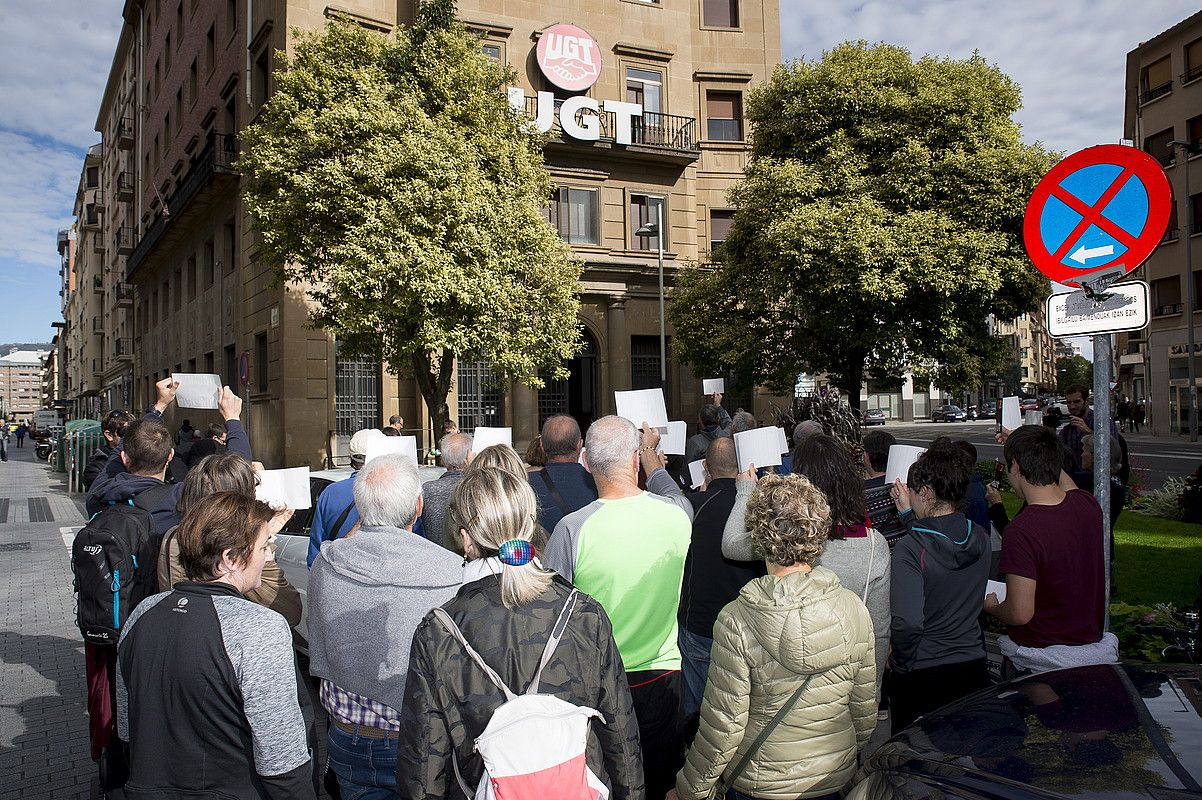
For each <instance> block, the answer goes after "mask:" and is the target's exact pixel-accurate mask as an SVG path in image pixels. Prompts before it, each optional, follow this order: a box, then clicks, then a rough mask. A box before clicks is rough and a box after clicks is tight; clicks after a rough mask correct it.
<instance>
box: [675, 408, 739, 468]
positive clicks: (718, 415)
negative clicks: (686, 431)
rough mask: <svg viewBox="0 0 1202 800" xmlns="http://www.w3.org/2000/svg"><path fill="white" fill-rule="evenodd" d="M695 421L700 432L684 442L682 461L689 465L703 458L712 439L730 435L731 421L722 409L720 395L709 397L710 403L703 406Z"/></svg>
mask: <svg viewBox="0 0 1202 800" xmlns="http://www.w3.org/2000/svg"><path fill="white" fill-rule="evenodd" d="M697 421H698V423H699V424H700V426H701V430H699V431H698V432H697V433H695V434H693V436H691V437H689V440H688V441H687V442H685V447H684V460H685V463H686V464H691V463H692V462H694V461H696V460H697V459H699V458H705V451H706V450H708V449H709V446H710V442H712V441H714V439H717V438H718V437H719V436H729V435H730V424H731V421H732V420H731V418H730V414H728V413H726V409H725V408H723V407H722V396H721V395H714V396H712V397H710V402H708V403H706V404H705V405H703V406H702V407H701V411H699V412H698V413H697Z"/></svg>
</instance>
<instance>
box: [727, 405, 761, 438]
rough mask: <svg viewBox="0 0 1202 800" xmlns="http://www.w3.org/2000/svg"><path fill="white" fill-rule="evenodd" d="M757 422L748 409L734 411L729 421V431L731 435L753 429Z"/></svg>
mask: <svg viewBox="0 0 1202 800" xmlns="http://www.w3.org/2000/svg"><path fill="white" fill-rule="evenodd" d="M758 424H759V423H757V422H756V421H755V417H754V416H752V414H751V412H750V411H736V412H735V415H734V417H733V418H732V419H731V421H730V433H731V435H732V436H733V435H734V434H736V433H742V432H743V431H753V430H755V429H756V426H757V425H758Z"/></svg>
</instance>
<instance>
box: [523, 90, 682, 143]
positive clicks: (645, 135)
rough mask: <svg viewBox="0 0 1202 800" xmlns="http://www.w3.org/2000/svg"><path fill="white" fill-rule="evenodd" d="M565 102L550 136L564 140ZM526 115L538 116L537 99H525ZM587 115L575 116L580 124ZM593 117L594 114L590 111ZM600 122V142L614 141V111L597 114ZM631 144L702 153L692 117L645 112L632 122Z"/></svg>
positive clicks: (557, 105)
mask: <svg viewBox="0 0 1202 800" xmlns="http://www.w3.org/2000/svg"><path fill="white" fill-rule="evenodd" d="M562 105H563V101H562V100H556V101H555V122H554V123H553V124H552V126H551V131H550V132H551V133H552V134H554V135H555V136H558V137H560V138H563V136H564V133H563V129H562V128H561V127H560V125H559V112H560V110H561V108H560V107H561V106H562ZM525 111H526V114H527V115H529V116H530V117H531V118H533V117H535V116H537V114H538V98H537V97H529V96H528V97H526V105H525ZM585 113H586V112H584V111H579V112H577V114H576V120H577V122H579V121H581V119H582V117H583V116H584V114H585ZM587 113H589V114H592V113H593V112H591V111H589V112H587ZM596 115H597V117H599V118H600V121H601V140H602V141H607V142H612V141H614V139H615V138H616V135H617V129H618V123H617V115H615V114H614V113H613V112H611V111H598V112H596ZM630 128H631V131H630V143H631V145H637V146H640V147H654V148H662V149H665V150H675V151H680V152H689V153H692V152H700V148H699V147H698V146H697V120H695V119H693V118H692V117H681V116H677V115H674V114H658V113H655V112H650V111H644V112H643V116H642V117H641V118H639V117H635V118H634V119H632V120H631V121H630Z"/></svg>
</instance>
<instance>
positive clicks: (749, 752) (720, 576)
mask: <svg viewBox="0 0 1202 800" xmlns="http://www.w3.org/2000/svg"><path fill="white" fill-rule="evenodd" d="M174 392H175V386H174V385H173V384H172V383H171V382H170V380H169V379H168V380H165V381H163V382H161V383H160V384H158V402H157V403H156V405H155V407H154V408H153V409H152V410H151V411H150V412H149V413H148V414H146V415H145V416H144V417H142V418H141V419H132V418H130V417H129V416H128V415H120V414H114V415H110V418H109V419H108V420H106V421H105V423H104V433H105V440H106V448H107V450H106V452H104V453H103V457H101V454H98V455H97V458H96V462H97V463H96V464H95V467H96V469H95V470H94V473H95V478H94V480H93V481H92V482H91V488H90V490H89V493H88V497H87V507H88V510H89V512H90V513H93V514H96V515H97V517H96V518H94V519H99V518H100V515H101V514H102V513H103V512H105V510H106V509H112V508H114V507H116V508H123V507H125V506H130V507H136V508H140V509H143V510H144V511H145V512H146V515H147V519H148V524H149V525H150V526H151V529H152V532H153V535H154V537H156V542H157V543H158V557H157V559H156V561H155V563H154V564H153V565H152V567H151V568H152V569H154V570H155V584H156V586H155V588H156V589H157V591H155V592H154V593H152V594H149V596H147V597H145V598H144V599H141V600H140V602H139V603H138V604H137V605H136V608H133V609H132V611H129V610H127V613H128V618H127V619H125V620H124V622H123V624H121V625H120V640H119V644H118V646H117V647H112V646H111V643H110V644H108V645H105V644H98V643H95V642H92V641H88V642H87V644H86V650H87V654H88V666H89V687H90V693H89V710H90V712H91V714H92V716H93V745H94V748H93V755H94V757H96V758H98V759H101V760H102V761H104V762H105V763H106V765H107V768H108V770H109V772H110V773H112V774H116V773H120V774H119V776H118V777H117V778H115V779H112V780H110V783H111V784H112V785H120V784H123V787H124V788H123V789H120V790H118V791H123V792H124V793H125V796H127V797H130V798H150V797H166V796H173V797H174V796H183V795H184V794H187V793H188V792H201V793H203V792H208V793H210V794H212V795H213V796H222V797H232V798H248V799H249V798H285V797H287V798H307V797H308V798H315V797H316V796H317V793H318V791H319V786H320V782H321V781H322V780H325V782H326V786H327V787H328V788H329V789H330V790H331V791H336V792H337V793H338V794H340V796H341V797H343V798H348V799H349V798H398V797H399V798H442V797H455V798H458V797H492V796H498V797H517V798H526V797H564V798H567V797H581V798H584V797H604V796H609V797H613V798H620V799H625V798H653V799H654V800H660V799H661V798H680V800H702V799H703V798H711V797H721V796H725V797H727V798H730V799H731V800H746V799H748V798H751V799H756V798H758V799H760V800H777V799H781V800H783V799H784V798H834V797H836V796H838V793H839V791H840V790H841V789H843V788H845V787H846V786H847V784H848V782H849V781H850V780H851V778H852V776H853V773H854V772H855V769H856V766H857V763H858V757H859V754H860V751H861V749H862V748H863V747H864V745H865V744H866V743H867V742H868V740H869V738H870V736H871V735H872V733H873V731H874V730H875V729H876V728H877V726H878V724H881V721H882V720H888V721H889V724H890V725H891V727H892V729H893V730H895V731H896V730H900V729H901V728H903V727H905V726H907V725H909V724H910V723H911V722H913V721H914V720H915V719H917V718H918V717H919V716H921V715H923V714H925V713H927V712H930V711H932V710H934V709H936V708H938V707H941V706H943V705H945V704H947V703H950V702H953V701H955V700H957V699H960V698H962V697H965V696H966V695H969V694H971V693H972V692H974V691H976V690H977V689H980V688H982V687H984V686H985V685H986V684H987V683H988V682H989V675H988V671H987V668H986V654H985V638H984V632H983V629H982V622H981V621H982V614H983V613H987V614H991V615H993V616H994V617H996V618H997V619H999V620H1001V622H1002V623H1004V625H1005V626H1006V629H1007V633H1006V635H1004V636H1002V637H1001V639H1000V646H1001V649H1002V652H1003V653H1004V654H1005V670H1006V673H1007V674H1008V675H1018V674H1023V673H1028V672H1039V671H1044V670H1050V669H1054V668H1057V667H1060V666H1068V665H1077V664H1085V663H1109V662H1112V661H1115V660H1116V659H1117V650H1116V646H1115V645H1116V643H1115V642H1114V641H1113V636H1111V635H1110V634H1106V635H1104V634H1103V605H1104V602H1105V597H1104V571H1105V569H1106V555H1105V553H1104V552H1103V551H1104V548H1103V547H1102V540H1101V524H1102V518H1101V513H1102V512H1101V510H1100V508H1099V507H1098V504H1097V502H1096V501H1095V500H1094V499H1093V497H1092V495H1090V494H1089V493H1088V492H1086V491H1081V490H1079V489H1077V487H1076V484H1075V483H1074V482H1073V479H1072V477H1071V475H1072V473H1073V472H1074V471H1079V470H1080V467H1081V458H1082V455H1083V453H1082V452H1081V451H1077V452H1074V451H1073V450H1072V448H1073V447H1074V446H1076V445H1082V449H1084V442H1085V441H1088V440H1087V439H1083V438H1082V439H1080V440H1072V441H1069V440H1062V439H1061V438H1059V437H1058V436H1057V434H1056V433H1055V432H1053V431H1052V430H1050V429H1048V428H1046V427H1043V426H1025V427H1023V428H1020V429H1019V430H1016V431H1013V432H1004V433H1003V435H1002V437H1001V438H1003V439H1004V455H1003V461H1004V464H1005V469H1006V471H1007V474H1008V477H1009V482H1010V484H1011V486H1012V487H1013V488H1014V491H1015V492H1016V493H1017V495H1018V496H1019V497H1020V498H1021V500H1022V501H1023V503H1024V505H1023V508H1022V510H1021V511H1019V512H1018V514H1017V515H1016V516H1015V517H1014V519H1012V520H1010V519H1006V520H1004V521H1003V524H1002V526H1001V550H1000V557H997V556H995V553H994V549H995V548H994V546H993V544H992V543H991V529H993V528H996V527H997V526H996V525H993V524H992V522H991V521H992V520H993V519H995V518H996V517H997V509H996V508H995V506H996V505H997V503H996V502H991V501H995V500H997V499H998V498H997V496H996V492H995V491H993V489H992V487H986V486H984V485H983V484H982V483H981V481H980V480H979V478H977V476H976V472H977V470H976V458H975V450H974V449H972V447H971V445H968V447H965V446H964V445H966V444H967V443H966V442H954V441H951V440H950V439H947V438H940V439H937V440H936V441H934V442H932V443H931V445H930V447H929V448H928V449H927V450H926V452H925V453H924V454H923V455H922V456H921V457H919V459H918V460H917V462H916V463H915V464H914V465H913V466H912V467H911V469H910V470H909V474H908V476H907V478H906V479H905V480H904V481H903V480H898V481H896V482H895V483H894V484H893V485H892V486H887V485H885V483H884V469H885V462H886V461H887V458H888V451H889V448H890V446H891V445H892V444H894V442H893V439H892V436H891V435H890V434H888V433H887V432H885V431H872V432H870V433H867V434H865V436H864V441H863V442H862V443H856V442H844V441H840V440H837V439H835V438H834V437H832V436H831V435H830V433H829V432H828V431H825V430H824V429H823V428H822V425H821V424H818V423H816V422H813V421H807V422H805V423H802V424H798V425H797V426H795V427H794V429H793V430H792V431H791V433H790V435H791V437H792V438H791V441H792V444H793V447H792V450H791V452H790V454H789V456H788V462H787V469H785V470H773V469H769V470H760V469H757V468H756V467H755V465H751V466H750V467H749V468H748V469H745V470H742V471H740V468H739V462H738V458H737V453H736V447H735V444H734V440H733V439H732V437H731V433H732V430H735V431H737V430H748V429H751V428H755V427H756V426H757V421H756V420H755V418H754V417H753V416H751V415H750V414H749V413H747V412H745V411H741V410H740V411H739V413H736V414H735V415H733V417H732V416H731V415H729V414H728V413H727V412H726V411H725V410H724V409H723V408H722V406H721V397H720V396H715V397H713V398H711V399H710V401H709V402H707V403H706V404H705V405H704V406H703V407H702V410H701V413H700V417H699V420H698V431H697V433H696V434H695V435H694V436H692V437H691V438H690V439H689V440H688V443H687V449H688V450H689V455H690V456H691V457H692V458H694V459H703V461H704V474H705V481H704V483H703V484H702V486H701V487H700V488H699V489H696V490H694V489H690V488H688V484H689V481H688V480H685V479H683V477H682V476H681V474H680V471H679V469H678V468H677V469H674V468H673V465H672V464H671V463H670V462H669V461H668V460H667V459H666V458H665V457H664V456H663V455H661V454H660V452H659V449H658V445H659V439H660V434H659V432H658V431H657V430H656V429H655V428H653V427H651V426H650V425H647V424H645V423H644V424H643V425H642V426H636V425H635V424H633V423H632V422H630V421H628V420H626V419H622V418H620V417H616V416H608V417H602V418H600V419H598V420H595V421H593V422H592V424H591V425H590V426H589V427H588V429H587V432H586V434H583V435H582V433H581V429H580V427H579V425H578V423H577V421H576V420H575V419H573V418H572V417H569V416H563V415H559V416H552V417H550V418H549V419H547V420H546V421H545V423H544V425H543V427H542V431H541V434H540V436H539V437H538V439H537V441H536V442H535V443H534V444H533V445H532V447H531V451H530V452H531V453H533V454H535V455H533V456H532V457H531V458H530V459H523V458H522V457H520V456H519V455H518V453H517V452H516V451H515V450H514V449H513V448H511V447H509V446H507V445H493V446H490V447H487V448H484V449H483V450H482V451H481V452H479V453H477V452H474V450H473V442H472V437H471V435H470V434H467V433H462V432H459V431H458V430H457V429H454V428H453V426H451V427H450V428H449V429H448V430H447V432H446V435H445V436H444V437H443V439H442V441H441V442H440V444H439V448H438V449H439V452H440V454H441V459H442V462H443V466H444V467H445V468H446V471H445V473H444V474H443V475H442V476H441V477H439V478H438V479H437V480H432V481H428V482H426V483H425V484H423V483H422V481H421V479H420V478H419V473H418V470H417V467H416V465H415V464H414V463H413V461H412V459H411V458H410V457H408V456H407V455H402V454H390V455H382V456H377V457H375V458H373V459H372V460H371V461H370V462H368V461H366V452H367V449H368V445H369V444H370V440H371V438H373V437H375V436H380V435H387V434H385V433H383V431H381V430H378V429H377V430H365V431H360V432H359V433H357V434H356V435H355V436H354V437H352V439H351V441H350V453H351V463H352V473H351V475H350V476H349V477H347V478H346V479H345V480H343V481H340V482H338V483H335V484H332V485H331V486H329V487H328V488H327V489H326V490H325V491H324V492H323V493H322V494H321V496H320V498H319V501H318V503H317V505H316V508H315V511H314V514H313V520H312V526H311V532H310V533H311V538H310V550H309V559H308V560H309V566H310V574H309V582H308V594H307V598H306V602H305V604H304V612H305V616H306V619H307V630H308V673H309V675H310V676H311V677H312V679H313V680H315V681H316V683H317V698H318V705H319V706H320V708H321V711H319V712H317V713H324V714H325V716H326V717H327V719H328V725H327V735H326V752H327V758H326V759H325V763H321V764H318V763H316V758H315V754H316V753H317V752H318V747H317V743H316V741H315V733H314V731H315V725H314V714H315V711H316V710H315V709H314V708H313V706H312V704H311V702H310V700H309V694H308V692H307V690H306V687H305V680H306V676H305V675H304V674H302V673H301V672H300V670H299V669H298V668H297V661H296V659H295V657H294V654H293V645H294V643H293V637H292V631H291V628H292V626H294V625H296V624H297V622H298V621H299V620H300V617H301V611H302V608H301V603H300V599H299V596H298V593H297V590H296V588H295V587H293V586H291V585H289V583H288V581H287V580H286V578H285V577H284V575H283V574H282V572H281V571H280V570H279V568H278V566H277V565H275V564H274V561H273V556H272V553H273V550H272V539H273V536H274V535H275V533H277V532H278V531H279V530H280V529H281V528H282V526H283V525H284V524H285V523H286V521H287V520H288V518H289V517H290V515H291V512H290V511H289V510H288V509H277V508H271V507H269V506H267V505H266V504H264V503H262V502H260V501H258V500H256V499H255V483H256V478H255V473H256V468H257V467H256V465H254V463H253V456H252V453H251V451H250V446H249V442H248V440H247V438H246V434H245V431H244V430H243V428H242V425H241V423H240V421H239V416H240V413H241V400H239V399H238V397H237V396H236V395H234V394H233V393H231V392H229V391H228V390H222V392H221V394H220V396H219V408H220V412H221V416H222V418H223V420H224V424H223V425H222V426H221V431H220V435H219V436H214V435H213V433H214V431H215V430H216V427H215V426H210V428H209V434H210V435H209V436H208V438H207V439H206V440H204V441H213V442H215V444H216V445H219V446H214V447H213V448H212V452H207V453H204V454H203V455H201V456H200V457H199V458H198V459H195V460H191V461H189V460H188V459H184V464H183V478H182V480H178V481H172V480H171V479H170V477H169V473H170V469H171V467H170V465H171V464H172V462H173V461H175V460H176V459H177V457H178V451H177V448H178V447H179V445H180V442H181V437H180V436H173V434H172V433H171V431H170V430H169V429H168V428H167V426H166V425H164V423H163V422H162V414H163V412H164V411H166V409H167V408H168V407H169V406H170V405H171V403H172V401H173V397H174ZM1084 399H1085V400H1088V394H1086V395H1085V396H1084ZM1079 410H1080V409H1079ZM1086 411H1087V409H1086V410H1082V416H1083V417H1086V418H1087V415H1086V413H1085V412H1086ZM401 425H403V421H402V420H400V419H399V418H395V421H393V422H391V423H390V426H388V427H393V428H394V429H396V430H399V429H400V426H401ZM1075 430H1078V432H1080V431H1079V429H1075ZM181 435H182V436H183V437H186V438H188V439H194V438H195V437H194V436H193V435H192V433H191V431H190V430H189V431H187V432H183V433H182V434H181ZM219 440H220V441H219ZM202 443H203V442H193V443H192V444H191V447H192V449H193V451H195V448H197V447H198V446H199V445H200V444H202ZM535 445H536V446H535ZM202 452H203V451H202ZM687 457H688V456H687ZM531 461H534V462H537V464H531V463H530V462H531ZM781 472H784V473H785V474H780V473H781ZM686 473H687V470H686ZM882 493H884V494H885V495H886V496H887V497H888V499H889V507H888V508H885V507H883V506H882V504H881V503H879V502H878V499H879V498H880V496H881V495H882ZM987 495H988V497H987ZM1003 516H1004V513H1003ZM1052 534H1054V535H1052ZM990 578H998V579H1000V580H1002V581H1004V584H1005V587H1006V588H1005V592H1004V596H1002V595H1003V593H1001V592H994V593H988V592H987V581H988V580H989V579H990ZM523 726H525V727H523ZM532 726H533V727H532ZM523 730H525V731H530V730H536V731H545V735H540V736H523V735H519V733H518V732H520V731H523ZM110 734H111V735H110ZM113 753H116V754H117V755H112V754H113ZM118 759H119V763H118ZM188 796H193V795H191V794H188ZM197 796H200V795H197ZM205 796H209V795H205Z"/></svg>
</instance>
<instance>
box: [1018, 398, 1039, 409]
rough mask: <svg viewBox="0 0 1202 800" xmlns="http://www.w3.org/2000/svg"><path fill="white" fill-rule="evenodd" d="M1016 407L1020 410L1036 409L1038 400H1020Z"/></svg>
mask: <svg viewBox="0 0 1202 800" xmlns="http://www.w3.org/2000/svg"><path fill="white" fill-rule="evenodd" d="M1018 407H1019V410H1021V411H1038V410H1039V401H1038V400H1022V401H1020V402H1019V404H1018Z"/></svg>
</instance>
